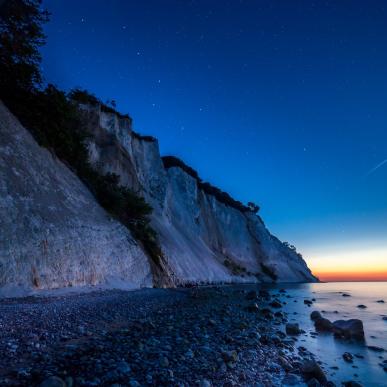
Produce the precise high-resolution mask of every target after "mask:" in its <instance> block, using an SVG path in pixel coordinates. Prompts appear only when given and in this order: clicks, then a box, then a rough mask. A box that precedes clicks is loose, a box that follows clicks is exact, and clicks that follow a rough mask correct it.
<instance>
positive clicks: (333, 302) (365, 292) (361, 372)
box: [280, 282, 387, 386]
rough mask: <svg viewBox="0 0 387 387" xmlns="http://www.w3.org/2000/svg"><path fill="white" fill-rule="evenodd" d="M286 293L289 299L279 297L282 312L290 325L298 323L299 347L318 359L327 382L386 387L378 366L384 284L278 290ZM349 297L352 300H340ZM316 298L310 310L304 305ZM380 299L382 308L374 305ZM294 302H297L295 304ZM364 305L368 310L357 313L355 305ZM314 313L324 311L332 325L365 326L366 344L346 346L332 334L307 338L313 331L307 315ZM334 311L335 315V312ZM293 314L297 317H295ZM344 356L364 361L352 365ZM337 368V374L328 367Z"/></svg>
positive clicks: (386, 296) (386, 325)
mask: <svg viewBox="0 0 387 387" xmlns="http://www.w3.org/2000/svg"><path fill="white" fill-rule="evenodd" d="M280 287H282V288H286V289H287V294H288V295H290V296H291V298H286V295H282V296H281V298H282V299H283V300H284V301H287V305H286V306H285V308H284V309H285V311H287V312H289V321H293V320H294V322H298V323H299V324H300V327H301V328H302V329H304V330H305V331H306V332H307V334H306V335H302V336H300V338H299V341H298V343H299V345H300V346H304V347H306V348H307V349H308V350H309V351H311V352H312V353H314V354H315V355H317V356H318V358H319V359H320V360H321V361H322V362H323V364H324V368H325V370H326V371H327V374H328V375H329V378H330V380H332V381H334V382H337V383H338V385H340V382H342V381H347V380H351V379H352V380H356V381H358V382H360V383H362V384H363V385H365V386H387V372H385V371H384V370H383V367H381V366H380V363H382V362H383V360H385V359H387V321H384V320H383V318H382V317H383V316H387V282H344V283H343V282H333V283H319V284H297V285H287V286H286V287H285V286H280ZM342 293H348V294H350V295H351V297H343V296H342ZM306 298H308V299H311V298H315V299H316V301H315V302H314V303H313V305H312V306H311V307H308V306H307V305H305V304H304V302H303V300H304V299H306ZM381 299H383V300H384V301H385V303H384V304H381V303H377V302H376V301H377V300H381ZM295 300H297V302H294V301H295ZM359 304H364V305H366V306H367V309H359V308H358V307H357V305H359ZM313 310H318V311H320V312H321V311H325V312H324V313H322V315H323V316H324V317H326V318H328V319H329V320H331V321H335V320H341V319H345V320H348V319H352V318H357V319H361V320H362V321H363V324H364V331H365V336H366V342H365V343H363V344H359V343H357V344H356V343H347V342H344V341H342V340H337V339H335V338H334V337H333V335H332V334H320V335H319V336H317V337H316V338H313V337H312V336H310V335H309V332H313V331H314V325H313V322H312V321H311V320H310V317H309V315H310V313H311V312H312V311H313ZM335 311H336V312H335ZM294 312H296V313H297V314H294ZM367 345H374V346H378V347H382V348H384V349H385V352H382V353H378V352H374V351H372V350H369V349H368V348H367V347H366V346H367ZM344 352H350V353H351V354H353V355H354V354H360V355H362V356H364V359H358V358H356V357H355V358H354V362H353V363H352V364H351V363H347V362H345V361H344V360H343V358H342V355H343V353H344ZM332 366H337V367H339V369H338V370H333V369H331V368H330V367H332Z"/></svg>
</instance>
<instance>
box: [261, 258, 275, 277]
mask: <svg viewBox="0 0 387 387" xmlns="http://www.w3.org/2000/svg"><path fill="white" fill-rule="evenodd" d="M261 269H262V272H263V273H264V274H266V275H267V276H268V277H270V278H271V279H272V280H273V281H277V279H278V276H277V274H276V272H275V271H274V269H273V268H271V267H270V266H268V265H265V264H264V263H262V262H261Z"/></svg>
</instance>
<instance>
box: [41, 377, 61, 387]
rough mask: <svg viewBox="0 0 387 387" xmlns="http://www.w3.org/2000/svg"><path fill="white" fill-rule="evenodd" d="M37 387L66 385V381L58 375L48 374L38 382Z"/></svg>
mask: <svg viewBox="0 0 387 387" xmlns="http://www.w3.org/2000/svg"><path fill="white" fill-rule="evenodd" d="M39 387H66V383H65V382H64V381H63V380H62V379H61V378H59V377H58V376H50V377H49V378H47V379H46V380H44V381H43V382H42V383H40V384H39Z"/></svg>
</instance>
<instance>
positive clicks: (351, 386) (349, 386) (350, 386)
mask: <svg viewBox="0 0 387 387" xmlns="http://www.w3.org/2000/svg"><path fill="white" fill-rule="evenodd" d="M343 386H344V387H363V386H362V385H361V384H360V383H358V382H355V381H354V380H350V381H349V382H344V383H343Z"/></svg>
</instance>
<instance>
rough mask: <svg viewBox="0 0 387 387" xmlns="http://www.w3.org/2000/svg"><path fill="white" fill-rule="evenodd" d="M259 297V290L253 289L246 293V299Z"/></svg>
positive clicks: (250, 299)
mask: <svg viewBox="0 0 387 387" xmlns="http://www.w3.org/2000/svg"><path fill="white" fill-rule="evenodd" d="M257 298H258V295H257V292H256V291H255V290H251V291H249V292H248V293H247V295H246V300H249V301H252V300H256V299H257Z"/></svg>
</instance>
